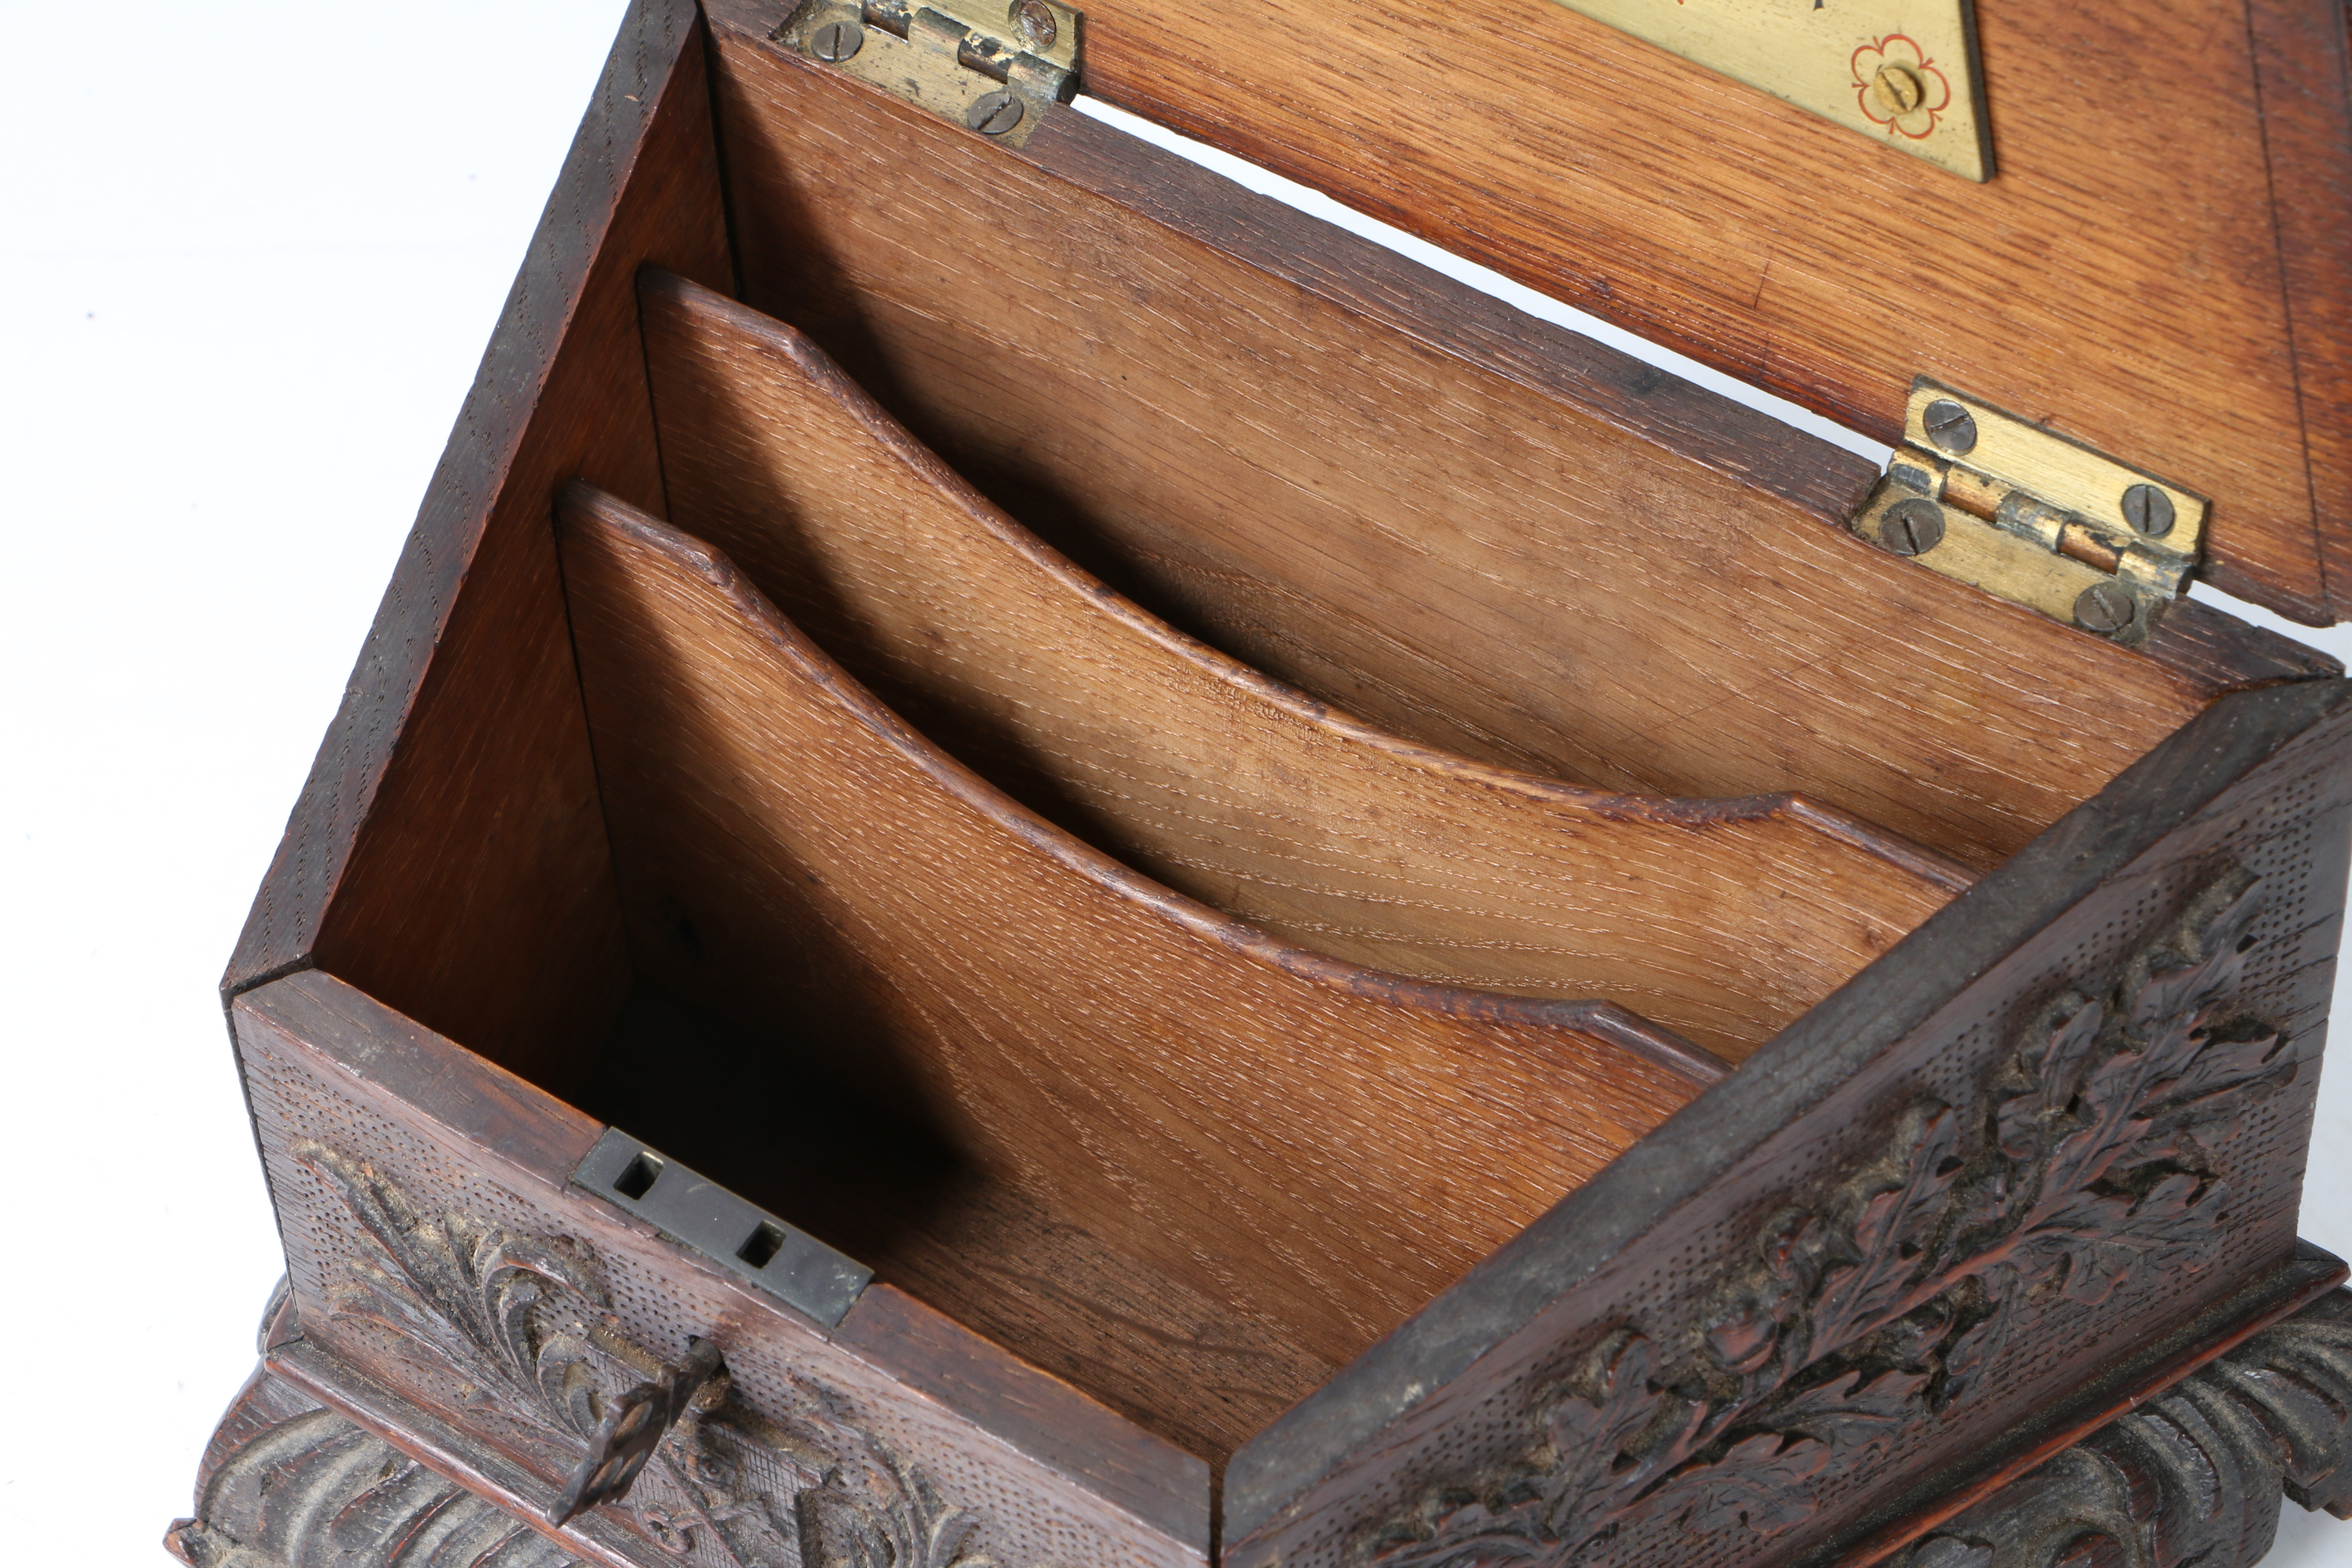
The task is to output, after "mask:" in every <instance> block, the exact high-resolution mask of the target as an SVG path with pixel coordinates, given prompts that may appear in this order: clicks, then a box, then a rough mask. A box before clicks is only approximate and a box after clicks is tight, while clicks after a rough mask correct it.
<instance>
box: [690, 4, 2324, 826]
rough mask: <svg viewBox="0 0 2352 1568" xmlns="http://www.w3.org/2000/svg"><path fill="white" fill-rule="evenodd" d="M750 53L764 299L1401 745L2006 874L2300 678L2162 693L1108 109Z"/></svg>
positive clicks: (1088, 556) (727, 126)
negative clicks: (920, 94) (1023, 114)
mask: <svg viewBox="0 0 2352 1568" xmlns="http://www.w3.org/2000/svg"><path fill="white" fill-rule="evenodd" d="M712 17H713V24H714V37H715V38H716V40H717V46H718V47H717V50H716V52H715V55H714V58H715V60H716V62H717V78H716V92H717V97H718V102H719V121H720V129H721V137H722V142H723V145H724V149H725V156H726V162H727V168H728V173H729V181H730V188H729V199H730V212H731V215H732V217H733V222H734V230H735V237H736V244H737V254H738V258H739V264H740V269H741V279H742V288H743V298H744V299H745V300H747V301H748V302H750V303H751V304H753V305H756V306H757V307H758V308H760V309H761V310H764V311H766V312H768V313H770V314H772V315H775V316H778V317H780V318H782V319H783V320H785V321H789V322H791V323H792V324H793V325H794V326H796V327H799V328H801V329H802V330H803V331H806V332H807V333H808V334H809V335H810V336H811V337H812V338H814V339H815V340H816V341H817V342H819V343H820V344H822V345H823V346H824V348H825V350H826V351H827V352H828V353H831V354H832V355H833V356H834V357H835V359H837V360H838V361H840V362H841V363H843V365H844V366H845V369H847V370H848V372H849V373H850V374H852V375H853V376H854V377H856V379H857V380H858V381H859V382H860V383H861V384H863V385H865V386H866V388H867V389H868V390H870V391H871V392H873V393H874V395H876V396H877V398H878V399H879V400H880V401H881V402H882V404H883V405H885V406H886V407H887V408H888V409H889V410H890V412H891V413H892V414H893V415H895V416H897V417H898V418H899V419H900V420H901V421H902V422H904V423H905V424H906V425H907V426H908V427H909V428H910V429H911V430H912V431H913V433H914V434H915V435H916V436H917V437H919V439H921V440H922V441H924V442H925V443H926V444H928V445H929V446H930V447H932V448H933V449H934V450H936V451H938V452H939V453H940V456H941V457H942V458H945V459H946V460H947V461H948V462H949V463H950V465H951V466H953V467H954V468H956V469H957V470H958V471H959V472H961V473H962V474H963V475H965V476H966V477H967V478H969V479H971V480H972V481H973V482H974V483H975V484H976V485H977V486H978V487H979V488H980V489H982V491H983V492H984V493H985V494H987V495H988V496H989V497H990V498H991V499H992V500H995V501H996V502H997V503H998V504H1000V505H1001V506H1003V508H1004V509H1005V510H1007V511H1009V512H1011V513H1012V514H1013V516H1014V517H1016V518H1018V519H1020V520H1021V521H1024V523H1027V524H1028V525H1029V526H1031V527H1033V528H1034V529H1036V530H1037V531H1039V532H1041V533H1042V534H1044V535H1045V537H1046V538H1047V539H1048V540H1049V541H1050V542H1052V543H1054V544H1055V546H1056V547H1057V548H1060V549H1062V550H1064V551H1065V552H1067V553H1069V554H1071V555H1073V556H1074V557H1075V558H1076V559H1077V560H1078V561H1079V562H1080V563H1082V564H1083V565H1085V566H1087V568H1088V569H1090V570H1093V571H1095V572H1097V574H1101V575H1103V576H1104V577H1106V578H1107V579H1108V580H1109V581H1110V582H1111V583H1112V584H1114V585H1115V586H1117V587H1118V588H1119V589H1121V590H1122V591H1123V592H1126V593H1128V594H1129V595H1131V596H1133V597H1135V598H1137V599H1138V600H1139V601H1140V602H1142V603H1143V604H1145V605H1147V606H1149V607H1150V608H1151V609H1152V610H1153V611H1154V612H1156V613H1158V614H1160V615H1162V616H1166V617H1167V618H1169V619H1170V620H1171V621H1172V622H1174V623H1175V624H1177V625H1178V626H1181V627H1183V628H1184V629H1185V630H1187V631H1189V632H1192V633H1193V634H1194V635H1197V636H1199V637H1202V638H1204V639H1205V640H1207V641H1208V642H1210V643H1212V644H1213V645H1215V646H1217V647H1222V648H1223V649H1224V650H1225V651H1226V652H1228V653H1231V654H1234V655H1235V656H1237V657H1239V658H1243V659H1244V660H1246V661H1247V662H1249V663H1251V664H1253V665H1255V666H1256V667H1258V668H1261V669H1264V670H1265V671H1267V672H1268V673H1270V674H1273V675H1275V676H1276V677H1278V678H1280V679H1284V680H1286V681H1289V682H1291V683H1292V684H1294V685H1297V686H1299V687H1302V688H1304V689H1307V690H1308V691H1309V692H1311V693H1313V694H1315V695H1316V696H1318V697H1320V698H1322V699H1324V700H1328V701H1331V702H1333V703H1336V704H1338V705H1339V706H1341V707H1344V708H1346V709H1347V710H1350V711H1352V712H1355V713H1357V714H1359V715H1360V716H1362V717H1363V718H1365V719H1367V720H1369V721H1371V722H1373V723H1376V724H1380V725H1382V726H1384V727H1386V728H1389V729H1391V730H1393V731H1398V732H1401V733H1402V734H1405V735H1408V736H1411V737H1412V738H1415V739H1418V740H1421V741H1423V742H1428V743H1430V744H1433V745H1437V746H1442V747H1444V748H1447V749H1449V750H1452V751H1456V752H1463V753H1465V754H1466V755H1469V756H1472V757H1474V758H1477V759H1479V760H1482V761H1486V762H1491V763H1500V764H1503V765H1506V766H1511V767H1517V768H1522V769H1525V770H1527V771H1529V772H1532V773H1542V774H1548V775H1550V776H1553V777H1557V778H1561V779H1565V780H1568V781H1570V782H1573V783H1578V784H1588V785H1591V786H1593V787H1597V788H1601V789H1610V790H1627V791H1640V792H1644V793H1654V794H1661V795H1694V796H1733V795H1757V794H1769V793H1776V792H1780V791H1786V790H1796V791H1802V792H1805V793H1807V794H1809V795H1812V796H1813V797H1814V798H1816V799H1819V800H1821V801H1822V802H1823V803H1825V804H1827V805H1831V806H1832V807H1834V808H1837V809H1839V810H1843V811H1845V812H1849V813H1852V814H1853V815H1854V816H1858V817H1861V818H1863V819H1864V820H1867V821H1870V822H1874V823H1876V824H1878V825H1880V826H1884V827H1886V828H1888V829H1891V830H1893V831H1894V832H1895V833H1898V834H1901V835H1904V836H1906V837H1910V838H1912V839H1914V840H1916V841H1918V842H1920V843H1922V844H1925V845H1927V847H1931V848H1933V849H1936V850H1937V851H1939V852H1941V853H1943V854H1946V855H1948V856H1949V857H1951V858H1954V859H1956V860H1958V861H1959V862H1961V863H1962V864H1964V865H1968V866H1970V867H1974V868H1990V867H1991V866H1994V865H1997V864H1999V863H2000V861H2001V860H2002V859H2004V858H2006V857H2008V856H2009V855H2011V854H2012V853H2014V852H2015V851H2016V850H2017V849H2018V848H2019V847H2021V846H2022V845H2023V844H2025V843H2026V842H2027V841H2028V840H2029V839H2031V838H2032V837H2033V836H2034V835H2035V834H2036V833H2038V832H2039V831H2041V830H2042V828H2043V827H2045V826H2048V825H2049V824H2051V823H2052V822H2054V821H2055V820H2056V819H2057V818H2058V817H2059V816H2062V815H2063V814H2064V812H2065V811H2067V810H2068V809H2069V808H2071V807H2072V806H2073V805H2075V804H2077V803H2078V802H2080V801H2081V800H2083V799H2084V798H2085V797H2087V796H2088V795H2091V794H2092V793H2094V792H2095V790H2096V789H2098V788H2099V787H2100V786H2101V785H2102V784H2105V783H2106V782H2107V781H2108V780H2109V779H2112V778H2113V777H2115V776H2116V773H2119V772H2120V771H2121V770H2122V769H2123V768H2124V767H2125V766H2126V765H2127V764H2128V763H2130V762H2132V761H2133V760H2134V759H2135V758H2137V757H2138V756H2139V755H2141V754H2142V753H2144V752H2146V751H2147V749H2148V748H2149V747H2151V746H2152V745H2154V744H2155V743H2156V742H2158V740H2160V739H2161V738H2162V737H2163V736H2165V735H2167V734H2169V733H2170V732H2172V731H2174V730H2175V729H2177V728H2178V727H2179V725H2180V724H2181V723H2183V722H2184V721H2187V720H2188V719H2189V717H2190V716H2191V715H2193V714H2195V713H2196V712H2198V711H2199V710H2201V709H2202V708H2203V707H2204V705H2205V704H2206V703H2207V702H2208V701H2210V699H2211V698H2212V697H2213V696H2214V695H2215V694H2216V693H2217V692H2219V691H2221V690H2222V689H2229V688H2230V687H2231V686H2233V685H2237V684H2242V683H2243V682H2244V681H2245V680H2246V679H2249V670H2250V669H2254V667H2258V666H2259V667H2263V668H2264V669H2266V670H2267V672H2268V673H2270V674H2273V675H2274V674H2276V673H2277V672H2278V671H2279V670H2280V669H2281V668H2283V667H2285V666H2292V665H2293V664H2294V658H2293V657H2289V658H2285V659H2284V660H2283V661H2282V660H2277V659H2271V660H2269V661H2268V663H2267V664H2265V659H2263V658H2256V659H2253V660H2252V661H2250V662H2240V663H2233V662H2232V659H2233V658H2235V653H2234V651H2232V653H2231V657H2230V658H2221V659H2220V660H2218V661H2217V660H2214V659H2210V658H2208V659H2204V660H2202V661H2201V662H2200V660H2198V659H2187V660H2180V661H2175V660H2171V659H2168V658H2157V657H2150V656H2149V655H2148V654H2147V653H2142V652H2136V651H2133V650H2130V649H2126V648H2121V647H2115V646H2114V645H2112V644H2109V643H2107V642H2105V640H2103V639H2100V638H2097V637H2093V636H2091V635H2090V634H2087V633H2084V632H2080V631H2077V630H2075V629H2074V628H2071V627H2062V626H2056V625H2054V624H2053V623H2051V622H2048V621H2044V620H2042V618H2040V617H2039V616H2034V615H2032V613H2031V612H2028V611H2025V610H2022V609H2019V608H2017V607H2015V606H2012V605H2004V604H2001V603H2000V602H1998V601H1995V600H1993V599H1991V598H1990V597H1989V596H1987V595H1982V594H1979V593H1978V592H1976V591H1974V590H1970V589H1967V588H1963V587H1961V586H1959V585H1958V584H1952V583H1949V582H1947V581H1945V580H1944V579H1941V578H1939V577H1937V575H1936V574H1933V573H1927V572H1922V571H1920V570H1918V569H1917V568H1916V566H1915V565H1914V564H1912V563H1907V562H1904V561H1900V560H1898V559H1896V558H1895V557H1892V556H1889V555H1886V554H1885V553H1882V552H1879V551H1877V550H1876V549H1874V547H1872V546H1870V545H1868V544H1865V543H1864V542H1861V541H1860V540H1858V539H1856V538H1854V537H1853V535H1852V534H1851V533H1849V532H1848V531H1846V530H1845V529H1844V528H1843V526H1842V523H1843V519H1844V517H1845V516H1846V515H1847V514H1848V513H1849V511H1850V510H1851V509H1852V508H1853V505H1854V504H1855V503H1856V502H1858V501H1859V500H1860V499H1861V496H1862V494H1863V493H1864V490H1865V489H1866V488H1867V486H1868V484H1869V482H1870V472H1869V470H1868V468H1867V467H1866V465H1863V464H1861V463H1860V462H1859V460H1858V459H1855V458H1852V457H1850V456H1849V455H1847V454H1844V453H1842V452H1838V451H1835V450H1834V449H1832V448H1829V447H1825V446H1822V444H1820V443H1818V442H1813V441H1811V439H1810V438H1808V437H1802V436H1800V435H1797V434H1796V433H1794V432H1792V431H1789V430H1787V429H1786V428H1785V427H1783V426H1776V425H1772V424H1771V423H1770V422H1769V421H1766V420H1764V419H1762V418H1761V416H1750V415H1748V414H1747V413H1746V412H1745V411H1742V410H1738V409H1736V408H1733V407H1732V406H1731V405H1727V404H1723V403H1721V402H1720V400H1715V399H1708V398H1706V397H1705V395H1700V394H1696V393H1695V392H1694V391H1693V390H1692V389H1689V388H1687V387H1685V386H1684V385H1682V384H1679V383H1675V382H1674V381H1673V380H1672V378H1671V377H1667V376H1664V375H1663V374H1661V373H1658V372H1656V371H1654V370H1651V369H1650V368H1649V367H1646V366H1634V367H1633V368H1632V369H1631V370H1627V369H1625V368H1623V367H1622V366H1618V367H1615V368H1612V369H1610V370H1608V371H1607V372H1606V374H1601V373H1596V371H1595V370H1594V369H1593V368H1592V367H1593V366H1595V365H1597V364H1601V363H1603V362H1604V361H1607V360H1608V359H1609V357H1610V356H1608V355H1606V354H1605V353H1601V352H1599V351H1596V350H1595V349H1593V348H1592V347H1591V346H1590V345H1585V344H1580V343H1577V342H1570V341H1569V339H1568V335H1567V334H1564V333H1558V332H1554V331H1550V330H1549V329H1547V328H1544V327H1542V326H1541V325H1540V324H1539V323H1537V322H1534V321H1528V320H1526V319H1524V318H1512V319H1511V321H1510V322H1509V323H1508V325H1507V328H1505V329H1503V330H1500V331H1498V330H1497V329H1496V326H1495V324H1494V323H1495V321H1496V318H1497V317H1498V316H1508V315H1509V313H1508V312H1507V311H1501V310H1499V309H1498V308H1497V307H1495V306H1494V305H1492V304H1491V303H1490V302H1487V301H1485V300H1477V299H1475V297H1472V296H1470V295H1468V293H1467V291H1466V290H1462V289H1456V288H1454V286H1451V285H1446V284H1444V283H1443V282H1442V281H1441V280H1438V279H1434V278H1433V277H1432V276H1431V275H1429V274H1425V273H1422V272H1420V271H1419V270H1418V269H1415V268H1410V267H1405V266H1403V265H1402V264H1398V263H1393V262H1391V261H1388V260H1384V259H1380V258H1376V257H1375V256H1372V255H1369V254H1368V252H1370V247H1367V246H1364V245H1363V244H1361V242H1358V241H1354V240H1351V239H1349V238H1348V237H1345V236H1343V235H1339V233H1338V232H1337V231H1335V230H1331V229H1328V227H1326V226H1321V225H1318V224H1316V223H1314V222H1312V221H1311V220H1307V219H1305V218H1301V217H1298V216H1297V215H1294V214H1290V213H1287V212H1286V211H1285V210H1283V209H1280V208H1277V207H1276V206H1275V205H1273V204H1271V203H1268V202H1265V201H1262V200H1261V199H1259V198H1255V197H1251V196H1248V195H1246V194H1245V193H1242V192H1240V191H1239V190H1238V189H1237V188H1236V187H1234V186H1231V185H1230V184H1224V183H1223V182H1220V181H1216V180H1214V179H1213V177H1211V176H1208V175H1205V174H1201V173H1199V172H1198V171H1194V170H1192V169H1190V168H1189V167H1188V166H1185V165H1183V164H1181V163H1178V162H1177V161H1176V160H1174V159H1172V158H1170V157H1168V156H1167V155H1165V154H1160V153H1153V152H1152V151H1151V150H1150V149H1148V148H1145V147H1143V146H1142V145H1141V144H1140V143H1138V142H1134V141H1133V139H1131V138H1128V137H1125V136H1123V135H1120V134H1119V133H1118V132H1111V131H1108V130H1107V129H1106V128H1104V127H1102V126H1100V125H1098V124H1097V123H1096V122H1094V121H1089V120H1087V119H1086V118H1084V117H1083V116H1080V115H1076V114H1060V115H1056V116H1055V118H1054V119H1053V120H1051V121H1048V122H1047V123H1046V124H1045V125H1044V126H1042V127H1040V129H1039V131H1038V132H1037V134H1036V136H1035V137H1034V139H1033V140H1032V141H1031V142H1030V143H1029V144H1028V147H1027V148H1026V149H1025V155H1024V156H1014V155H1012V154H1010V153H1007V152H1006V151H1004V150H1003V149H1002V148H999V147H997V146H994V145H992V144H989V143H985V142H983V141H982V139H980V138H978V137H976V136H974V135H972V134H971V133H969V132H965V131H963V130H961V129H960V128H956V127H951V126H949V125H946V124H944V123H942V122H940V121H936V120H933V119H931V118H929V117H927V116H925V115H923V114H921V113H920V112H919V111H916V110H910V109H908V108H906V107H905V106H902V105H899V104H898V103H896V102H894V101H893V100H888V99H887V98H885V97H883V96H882V95H880V94H878V93H877V92H874V91H872V90H871V89H866V88H865V87H863V86H862V85H860V84H857V83H855V82H852V81H849V80H846V79H843V78H841V77H838V76H836V75H828V74H826V73H824V71H823V70H822V68H819V67H816V66H815V65H814V64H812V63H810V62H807V61H804V60H803V59H801V58H799V57H797V56H793V55H790V54H788V53H786V52H784V51H782V49H781V48H780V47H777V46H773V45H771V44H769V43H768V42H766V41H765V40H764V39H763V38H761V37H756V36H754V35H753V34H752V33H751V31H749V30H748V29H746V28H745V27H742V26H736V25H733V24H732V23H731V22H730V7H728V6H725V5H721V6H718V7H715V8H714V9H713V11H712ZM1056 170H1059V171H1063V172H1066V173H1067V174H1069V175H1070V177H1069V178H1064V177H1061V174H1057V173H1056V172H1055V171H1056ZM1089 185H1093V186H1100V187H1102V188H1104V189H1107V190H1112V191H1113V192H1114V195H1100V194H1097V192H1096V191H1095V190H1093V189H1090V188H1088V187H1089ZM1115 198H1116V199H1115ZM1212 239H1213V243H1212ZM1269 258H1270V259H1269ZM1644 421H1647V428H1646V434H1643V435H1638V436H1629V433H1628V426H1643V422H1644ZM2213 619H2214V618H2213V617H2211V616H2210V615H2206V614H2204V613H2203V612H2201V609H2200V607H2199V606H2193V605H2183V606H2181V607H2180V608H2179V609H2177V610H2176V611H2175V612H2173V614H2172V616H2169V617H2168V622H2167V625H2168V626H2176V625H2177V626H2179V627H2183V628H2186V627H2191V626H2206V627H2209V628H2210V626H2211V624H2212V621H2213ZM2224 640H2225V641H2226V640H2227V638H2226V637H2225V638H2224ZM2266 657H2267V656H2266ZM2305 672H2309V671H2305ZM2262 673H2263V670H2261V669H2255V678H2259V677H2260V675H2261V674H2262Z"/></svg>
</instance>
